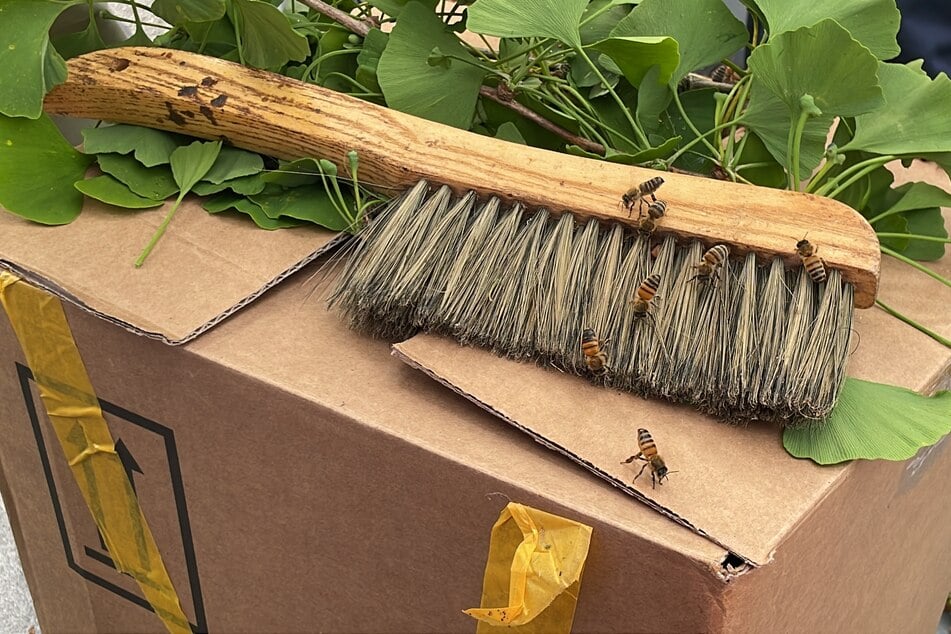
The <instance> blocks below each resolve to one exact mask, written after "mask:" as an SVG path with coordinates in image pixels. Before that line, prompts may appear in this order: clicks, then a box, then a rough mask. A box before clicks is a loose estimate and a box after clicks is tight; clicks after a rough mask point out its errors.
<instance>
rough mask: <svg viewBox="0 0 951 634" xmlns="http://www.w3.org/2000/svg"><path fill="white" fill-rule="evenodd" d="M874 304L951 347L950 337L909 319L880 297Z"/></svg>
mask: <svg viewBox="0 0 951 634" xmlns="http://www.w3.org/2000/svg"><path fill="white" fill-rule="evenodd" d="M875 304H876V305H878V307H879V308H881V309H882V310H884V311H885V312H886V313H888V314H889V315H891V316H892V317H895V318H896V319H898V320H900V321H903V322H905V323H906V324H908V325H909V326H911V327H912V328H914V329H915V330H917V331H919V332H921V333H924V334H926V335H928V336H929V337H931V338H932V339H934V340H935V341H937V342H938V343H940V344H941V345H943V346H944V347H946V348H951V339H947V338H945V337H942V336H941V335H939V334H938V333H936V332H935V331H933V330H931V329H930V328H926V327H925V326H922V325H921V324H919V323H918V322H917V321H915V320H913V319H911V318H910V317H908V316H906V315H905V314H903V313H900V312H898V311H897V310H895V309H894V308H892V307H891V306H889V305H888V304H886V303H885V302H883V301H882V300H880V299H876V300H875Z"/></svg>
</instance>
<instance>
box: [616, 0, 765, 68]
mask: <svg viewBox="0 0 951 634" xmlns="http://www.w3.org/2000/svg"><path fill="white" fill-rule="evenodd" d="M651 35H653V36H668V37H672V38H674V40H676V41H677V44H678V45H679V51H680V59H679V61H678V64H677V67H676V71H675V72H674V73H673V75H672V76H671V77H670V78H669V81H670V83H671V84H672V85H676V84H677V82H679V81H680V80H681V79H682V78H683V77H684V75H686V74H687V73H689V72H690V71H692V70H696V69H698V68H701V67H703V66H708V65H710V64H713V63H715V62H718V61H720V60H721V59H723V58H724V57H729V56H730V55H732V54H733V53H735V52H736V51H738V50H740V49H741V48H743V46H744V45H745V44H746V39H747V33H746V27H745V26H744V25H743V23H742V22H740V21H739V20H737V19H736V18H735V17H734V16H733V14H732V13H731V12H730V10H729V9H728V8H727V7H726V5H724V4H723V2H722V1H721V0H644V1H643V2H641V3H640V4H639V5H638V6H637V7H635V8H634V10H633V11H631V13H630V14H629V15H628V16H627V17H626V18H624V19H623V20H621V21H620V22H618V25H617V26H616V27H614V30H613V31H612V32H611V36H612V37H627V36H635V37H642V36H651ZM615 61H616V62H618V64H619V65H620V61H619V60H617V59H615ZM622 68H623V66H622ZM664 76H665V75H664V73H661V79H662V81H668V79H665V78H664Z"/></svg>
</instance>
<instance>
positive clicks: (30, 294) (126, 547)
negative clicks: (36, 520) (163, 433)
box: [0, 271, 191, 633]
mask: <svg viewBox="0 0 951 634" xmlns="http://www.w3.org/2000/svg"><path fill="white" fill-rule="evenodd" d="M0 303H2V304H3V308H4V309H5V310H6V312H7V317H9V318H10V323H11V324H12V325H13V330H14V332H15V333H16V336H17V339H19V341H20V346H21V347H22V348H23V354H24V355H25V356H26V360H27V363H28V364H29V366H30V369H32V371H33V377H34V379H35V380H36V384H37V386H38V387H39V391H40V397H41V398H42V399H43V403H44V405H45V406H46V412H47V414H49V417H50V420H51V421H52V423H53V428H54V430H55V432H56V436H57V438H58V439H59V442H60V445H62V447H63V452H64V453H65V454H66V460H67V462H68V463H69V466H70V469H71V470H72V473H73V476H74V477H75V478H76V482H77V484H79V488H80V490H81V491H82V494H83V498H84V499H85V500H86V505H87V506H88V507H89V510H90V512H91V513H92V516H93V519H94V520H95V521H96V525H97V526H98V527H99V532H100V533H101V534H102V539H103V541H104V542H105V544H106V547H107V548H108V549H109V554H110V556H111V557H112V560H113V562H114V563H115V566H116V569H117V570H119V571H120V572H124V573H126V574H128V575H130V576H132V577H133V578H134V579H135V580H136V581H137V582H138V584H139V587H140V588H141V589H142V593H143V594H144V595H145V598H146V600H148V602H149V604H150V605H151V606H152V608H153V610H155V613H156V614H157V615H158V616H159V618H160V619H162V622H163V623H164V624H165V627H167V628H168V631H169V632H176V633H177V632H191V627H190V626H189V624H188V618H187V617H186V616H185V613H184V612H183V611H182V606H181V603H180V602H179V600H178V595H177V594H176V593H175V588H174V587H172V581H171V579H169V576H168V572H167V571H166V570H165V564H163V563H162V557H161V555H160V554H159V550H158V547H157V546H156V544H155V540H154V539H153V538H152V531H150V530H149V526H148V524H147V523H146V522H145V517H144V516H143V515H142V509H141V508H139V504H138V500H137V499H136V496H135V492H134V491H133V489H132V485H131V483H130V482H129V479H128V477H127V476H126V471H125V469H124V468H123V467H122V462H121V460H120V459H119V456H118V455H117V454H116V451H115V448H114V443H113V440H112V435H111V434H110V432H109V427H108V425H107V424H106V421H105V419H104V418H103V416H102V411H101V410H100V409H99V401H98V399H97V398H96V393H95V391H94V390H93V387H92V383H91V382H90V381H89V376H88V375H87V374H86V367H85V366H84V365H83V361H82V358H81V357H80V355H79V349H78V348H77V347H76V342H75V341H74V340H73V335H72V331H71V330H70V328H69V324H68V323H67V321H66V314H65V313H64V312H63V305H62V304H61V303H60V301H59V300H58V299H57V298H56V297H53V296H52V295H50V294H49V293H47V292H45V291H42V290H40V289H38V288H35V287H33V286H31V285H29V284H27V283H26V282H24V281H22V280H21V279H19V278H18V277H16V276H14V275H11V274H10V273H8V272H6V271H0Z"/></svg>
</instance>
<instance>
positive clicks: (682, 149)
mask: <svg viewBox="0 0 951 634" xmlns="http://www.w3.org/2000/svg"><path fill="white" fill-rule="evenodd" d="M685 119H686V117H685ZM737 121H738V120H737V119H734V120H733V121H727V122H726V123H721V124H720V125H718V126H714V127H712V128H710V129H709V130H707V132H706V133H705V134H710V133H712V132H718V131H720V130H723V129H724V128H729V127H730V126H732V125H735V124H736V123H737ZM692 131H693V132H694V134H696V135H697V136H696V138H694V139H692V140H691V141H689V142H688V143H687V144H686V145H684V146H682V147H680V148H679V149H678V150H677V151H676V152H674V154H673V156H671V157H670V158H669V159H667V162H668V163H669V164H673V162H674V161H676V160H677V159H679V158H680V156H681V155H682V154H683V153H684V152H686V151H687V150H689V149H690V148H692V147H693V146H695V145H696V144H697V143H700V142H701V141H703V140H704V138H703V136H701V134H700V132H699V131H698V130H697V129H696V128H692ZM707 147H708V148H711V149H713V148H712V147H711V146H710V144H709V143H707ZM713 152H714V155H715V156H719V152H717V151H716V150H715V149H713Z"/></svg>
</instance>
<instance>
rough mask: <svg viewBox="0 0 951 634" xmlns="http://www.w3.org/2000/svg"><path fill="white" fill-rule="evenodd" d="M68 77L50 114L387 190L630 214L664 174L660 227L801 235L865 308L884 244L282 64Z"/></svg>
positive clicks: (776, 246)
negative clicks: (435, 190) (314, 160)
mask: <svg viewBox="0 0 951 634" xmlns="http://www.w3.org/2000/svg"><path fill="white" fill-rule="evenodd" d="M68 66H69V79H68V80H67V81H66V83H64V84H61V85H59V86H57V87H56V88H55V89H54V90H52V91H51V92H50V93H49V95H48V96H47V98H46V106H45V107H46V110H47V111H48V112H50V113H55V114H64V115H70V116H77V117H89V118H94V119H106V120H109V121H116V122H120V123H131V124H137V125H143V126H149V127H153V128H161V129H164V130H172V131H175V132H182V133H184V134H188V135H191V136H195V137H201V138H207V139H223V140H225V141H227V142H229V143H231V144H233V145H235V146H237V147H242V148H246V149H249V150H254V151H256V152H260V153H262V154H267V155H271V156H275V157H279V158H285V159H292V158H302V157H318V158H326V159H329V160H332V161H334V162H335V163H337V164H338V165H339V166H341V167H342V168H343V167H344V166H345V164H346V156H345V155H346V153H347V152H348V151H350V150H356V151H357V152H358V154H359V157H360V177H361V181H365V182H366V183H372V184H375V185H377V186H378V187H382V188H383V189H388V190H390V191H394V190H403V189H405V188H407V187H409V186H411V185H413V184H415V183H416V182H418V181H419V180H420V179H426V180H430V181H433V182H436V183H443V184H446V185H449V186H450V187H452V188H453V189H454V190H456V191H457V192H463V191H468V190H475V191H477V192H479V193H480V194H485V195H495V196H499V197H500V198H502V199H503V200H506V201H510V202H514V201H518V202H521V203H523V204H525V205H528V206H529V207H546V208H548V209H549V210H550V211H552V212H554V213H560V212H563V211H570V212H572V213H574V214H576V215H577V216H579V217H593V218H598V219H599V220H603V221H606V222H627V223H630V222H631V220H630V219H629V218H628V214H627V212H626V211H624V210H622V209H621V208H620V201H621V196H622V195H623V194H624V193H625V192H626V191H628V190H629V189H630V188H631V187H633V186H634V185H636V184H638V183H640V182H643V181H646V180H648V179H649V178H651V177H654V176H657V175H659V174H663V178H664V180H665V181H666V182H665V184H664V185H663V187H662V188H661V189H660V191H659V192H658V193H659V194H660V196H661V198H662V199H663V200H665V201H666V202H667V204H668V212H667V215H666V216H665V217H664V218H663V219H662V220H661V221H660V223H659V226H658V233H660V234H665V233H672V234H675V235H676V236H678V237H680V238H683V239H699V240H702V241H704V242H705V243H707V244H714V243H727V244H729V245H730V247H731V251H732V252H733V253H734V254H743V253H746V252H750V251H753V252H755V253H757V254H758V256H760V257H762V258H763V259H764V260H766V259H769V258H772V257H773V256H775V255H780V256H782V257H783V258H784V259H785V260H786V261H787V263H788V264H789V265H790V266H799V265H800V262H799V258H798V256H797V255H796V254H795V246H796V242H797V241H798V240H800V239H801V238H802V237H803V236H804V235H806V234H807V233H808V234H809V241H810V242H812V243H813V244H815V245H816V246H817V247H818V248H819V254H820V255H821V257H822V258H823V259H824V260H825V262H826V265H827V266H829V267H832V268H835V269H838V270H839V271H840V272H841V273H842V276H843V278H844V279H845V280H847V281H849V282H851V283H852V284H853V285H854V286H855V305H856V306H857V307H859V308H865V307H868V306H871V305H872V304H873V302H874V299H875V294H876V292H877V290H878V276H879V264H880V253H879V248H878V240H877V239H876V237H875V232H874V231H873V230H872V228H871V227H870V226H869V224H868V223H867V222H866V221H865V219H864V218H862V217H861V216H860V215H859V214H858V213H856V212H855V211H854V210H853V209H851V208H850V207H847V206H846V205H844V204H842V203H839V202H836V201H834V200H831V199H828V198H822V197H819V196H812V195H809V194H801V193H795V192H789V191H783V190H776V189H768V188H764V187H754V186H749V185H742V184H736V183H730V182H724V181H716V180H711V179H705V178H698V177H693V176H686V175H682V174H673V173H666V172H663V173H662V172H656V171H653V170H648V169H642V168H636V167H628V166H624V165H617V164H613V163H607V162H604V161H596V160H591V159H585V158H580V157H575V156H569V155H565V154H559V153H555V152H550V151H547V150H540V149H536V148H531V147H526V146H522V145H517V144H514V143H509V142H505V141H500V140H498V139H493V138H490V137H486V136H481V135H478V134H473V133H470V132H465V131H462V130H458V129H455V128H451V127H448V126H445V125H440V124H438V123H432V122H430V121H425V120H423V119H419V118H417V117H413V116H410V115H406V114H403V113H400V112H397V111H395V110H391V109H388V108H382V107H379V106H376V105H374V104H370V103H367V102H364V101H360V100H358V99H354V98H352V97H348V96H346V95H344V94H341V93H337V92H333V91H331V90H327V89H324V88H320V87H318V86H313V85H310V84H305V83H302V82H299V81H296V80H293V79H289V78H287V77H283V76H281V75H276V74H273V73H268V72H263V71H258V70H253V69H249V68H245V67H243V66H240V65H238V64H234V63H231V62H226V61H223V60H220V59H216V58H213V57H205V56H201V55H196V54H194V53H186V52H183V51H173V50H166V49H159V48H117V49H109V50H104V51H97V52H94V53H89V54H87V55H82V56H80V57H76V58H73V59H71V60H69V63H68Z"/></svg>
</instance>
